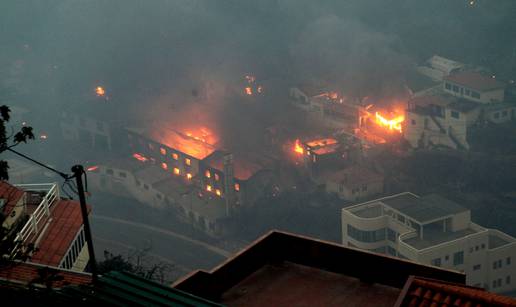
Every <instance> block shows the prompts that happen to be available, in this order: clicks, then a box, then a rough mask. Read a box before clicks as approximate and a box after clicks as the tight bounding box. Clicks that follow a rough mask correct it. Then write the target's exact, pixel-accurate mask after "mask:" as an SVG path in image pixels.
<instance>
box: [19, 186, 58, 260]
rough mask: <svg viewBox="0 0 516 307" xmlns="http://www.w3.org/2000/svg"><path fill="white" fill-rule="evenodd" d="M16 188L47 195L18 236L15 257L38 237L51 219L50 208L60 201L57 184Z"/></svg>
mask: <svg viewBox="0 0 516 307" xmlns="http://www.w3.org/2000/svg"><path fill="white" fill-rule="evenodd" d="M15 186H16V187H18V188H21V189H22V190H24V191H26V192H46V194H45V196H43V198H42V199H41V201H40V203H39V204H38V206H37V207H36V209H35V210H34V212H32V214H31V215H30V217H29V219H28V220H27V222H26V223H25V225H24V226H23V228H22V229H21V230H20V232H18V234H17V235H16V238H15V239H14V242H15V246H14V249H13V251H12V253H11V254H12V255H14V256H15V255H16V254H17V253H18V252H19V249H20V247H21V246H23V244H24V243H26V241H27V240H28V239H29V238H31V237H32V236H37V235H38V232H39V231H40V230H42V229H43V228H44V226H45V223H46V222H47V220H48V218H49V217H50V208H51V207H52V206H53V205H54V204H55V203H56V202H57V201H58V200H59V199H60V196H59V188H58V186H57V184H55V183H46V184H20V185H15Z"/></svg>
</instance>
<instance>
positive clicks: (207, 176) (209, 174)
mask: <svg viewBox="0 0 516 307" xmlns="http://www.w3.org/2000/svg"><path fill="white" fill-rule="evenodd" d="M204 175H205V176H206V178H211V173H210V171H208V170H207V171H206V173H204Z"/></svg>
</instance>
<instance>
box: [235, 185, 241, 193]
mask: <svg viewBox="0 0 516 307" xmlns="http://www.w3.org/2000/svg"><path fill="white" fill-rule="evenodd" d="M235 191H237V192H238V191H240V184H239V183H235Z"/></svg>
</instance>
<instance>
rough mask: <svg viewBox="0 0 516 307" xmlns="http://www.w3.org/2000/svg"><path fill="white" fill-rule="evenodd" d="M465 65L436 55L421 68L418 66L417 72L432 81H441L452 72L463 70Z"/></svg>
mask: <svg viewBox="0 0 516 307" xmlns="http://www.w3.org/2000/svg"><path fill="white" fill-rule="evenodd" d="M464 67H465V65H464V64H462V63H460V62H456V61H453V60H450V59H447V58H443V57H441V56H438V55H434V56H432V57H431V58H430V59H428V60H427V61H426V63H425V65H423V66H418V67H417V71H418V72H419V73H421V74H423V75H425V76H427V77H429V78H431V79H432V80H434V81H442V80H443V78H444V77H445V76H447V75H449V74H450V73H452V72H455V71H458V70H460V69H462V68H464Z"/></svg>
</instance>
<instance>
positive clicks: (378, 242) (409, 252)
mask: <svg viewBox="0 0 516 307" xmlns="http://www.w3.org/2000/svg"><path fill="white" fill-rule="evenodd" d="M341 218H342V243H343V244H345V245H347V246H352V247H357V248H362V249H366V250H369V251H375V252H380V253H385V254H389V255H392V256H396V257H400V258H405V259H410V260H413V261H416V262H419V263H424V264H430V265H434V266H440V267H444V268H449V269H453V270H458V271H462V272H464V273H465V274H466V281H467V284H469V285H473V286H477V287H483V288H485V289H489V290H490V291H492V292H507V291H514V290H515V289H516V281H515V278H516V264H515V263H513V262H514V261H515V258H516V239H515V238H513V237H511V236H509V235H507V234H505V233H503V232H501V231H498V230H495V229H487V228H484V227H482V226H479V225H477V224H475V223H473V222H472V221H471V212H470V210H468V209H466V208H464V207H462V206H460V205H458V204H457V203H455V202H453V201H450V200H448V199H445V198H442V197H440V196H438V195H435V194H432V195H427V196H418V195H415V194H412V193H409V192H405V193H401V194H397V195H393V196H388V197H383V198H380V199H376V200H373V201H369V202H365V203H361V204H358V205H355V206H351V207H347V208H344V209H342V215H341Z"/></svg>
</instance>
